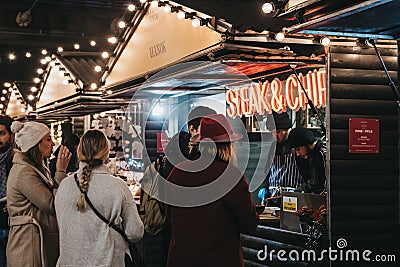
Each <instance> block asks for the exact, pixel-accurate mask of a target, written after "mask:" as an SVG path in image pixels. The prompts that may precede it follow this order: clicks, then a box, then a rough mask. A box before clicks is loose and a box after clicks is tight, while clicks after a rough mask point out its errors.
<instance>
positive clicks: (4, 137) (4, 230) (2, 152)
mask: <svg viewBox="0 0 400 267" xmlns="http://www.w3.org/2000/svg"><path fill="white" fill-rule="evenodd" d="M12 123H13V119H12V118H11V117H9V116H4V115H0V267H3V266H7V260H6V247H7V241H8V231H9V226H8V211H7V197H6V189H7V178H8V174H9V173H10V169H11V167H12V159H13V156H14V133H12V132H11V124H12Z"/></svg>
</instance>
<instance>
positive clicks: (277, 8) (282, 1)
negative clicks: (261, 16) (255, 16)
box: [261, 0, 289, 16]
mask: <svg viewBox="0 0 400 267" xmlns="http://www.w3.org/2000/svg"><path fill="white" fill-rule="evenodd" d="M288 2H289V0H270V1H268V2H265V3H264V4H263V5H262V6H261V9H262V11H263V12H264V13H265V14H270V15H272V16H276V15H278V14H279V13H280V12H281V11H282V10H284V9H285V6H286V4H287V3H288ZM272 13H273V14H272Z"/></svg>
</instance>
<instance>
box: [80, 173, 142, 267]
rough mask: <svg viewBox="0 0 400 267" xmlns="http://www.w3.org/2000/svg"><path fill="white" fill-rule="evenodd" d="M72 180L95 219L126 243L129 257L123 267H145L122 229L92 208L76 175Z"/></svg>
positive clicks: (138, 253) (127, 256)
mask: <svg viewBox="0 0 400 267" xmlns="http://www.w3.org/2000/svg"><path fill="white" fill-rule="evenodd" d="M74 178H75V182H76V185H77V186H78V188H79V191H81V193H83V194H84V195H85V200H86V202H87V204H88V205H89V207H90V208H91V209H92V210H93V212H94V213H95V214H96V215H97V217H99V218H100V219H101V220H102V221H103V222H104V223H105V224H107V225H108V226H109V227H111V228H112V229H114V230H115V231H117V232H118V233H119V234H120V235H121V236H122V237H123V238H124V239H125V240H126V242H128V244H129V252H130V254H131V256H129V254H127V253H125V267H143V266H145V264H144V259H143V256H142V255H141V254H140V252H139V250H138V248H137V247H136V245H135V244H134V243H130V242H129V240H128V237H127V236H126V234H125V233H124V231H123V230H122V229H120V228H118V227H117V226H116V225H115V224H113V223H112V222H110V220H108V219H106V218H105V217H104V216H103V215H101V214H100V212H99V211H98V210H97V209H96V208H95V207H94V206H93V203H92V202H91V201H90V199H89V197H88V196H87V194H86V193H85V192H83V190H82V188H81V186H80V184H79V180H78V175H77V174H76V173H75V175H74Z"/></svg>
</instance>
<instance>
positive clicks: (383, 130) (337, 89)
mask: <svg viewBox="0 0 400 267" xmlns="http://www.w3.org/2000/svg"><path fill="white" fill-rule="evenodd" d="M395 47H396V46H394V47H391V48H378V49H379V52H380V53H381V55H382V57H383V60H384V62H385V63H386V66H387V68H388V70H389V73H390V76H391V78H392V79H393V81H394V82H395V84H396V85H397V86H398V84H399V83H398V69H399V63H398V51H397V49H396V48H395ZM330 52H331V53H330V55H329V60H328V61H329V63H328V71H330V81H329V80H328V83H329V82H330V90H329V94H330V95H329V104H328V108H327V113H328V121H327V124H328V129H329V130H328V159H329V164H328V166H329V167H328V169H329V173H330V210H331V213H330V214H331V215H330V216H331V234H332V239H331V247H332V249H337V248H338V247H337V245H336V242H337V240H338V239H339V238H344V239H345V240H346V241H347V247H346V248H345V249H359V250H360V251H362V250H364V249H369V250H371V251H373V254H372V255H375V254H396V257H397V262H396V263H390V264H389V263H382V262H380V263H379V264H378V263H377V262H370V263H367V262H359V263H358V264H357V263H356V262H339V261H333V262H332V266H358V265H360V266H369V265H371V266H378V265H379V266H386V265H387V266H400V255H399V251H400V225H399V152H398V140H399V130H398V129H399V127H398V126H399V113H398V106H397V103H396V98H395V96H394V93H393V92H392V90H391V88H390V86H389V85H388V84H389V82H388V80H387V77H386V75H385V73H384V71H383V68H382V65H381V64H380V62H379V60H378V57H377V56H376V54H375V50H374V49H373V48H367V49H363V48H360V47H331V50H330ZM349 118H377V119H379V122H380V152H379V154H349V153H348V127H349V126H348V125H349ZM371 257H373V256H371Z"/></svg>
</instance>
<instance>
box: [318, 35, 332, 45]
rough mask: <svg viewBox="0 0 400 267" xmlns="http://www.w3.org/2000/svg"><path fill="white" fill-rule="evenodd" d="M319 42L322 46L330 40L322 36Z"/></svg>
mask: <svg viewBox="0 0 400 267" xmlns="http://www.w3.org/2000/svg"><path fill="white" fill-rule="evenodd" d="M320 43H321V44H322V45H323V46H328V45H329V44H330V43H331V40H330V39H329V38H328V37H323V38H321V40H320Z"/></svg>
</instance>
